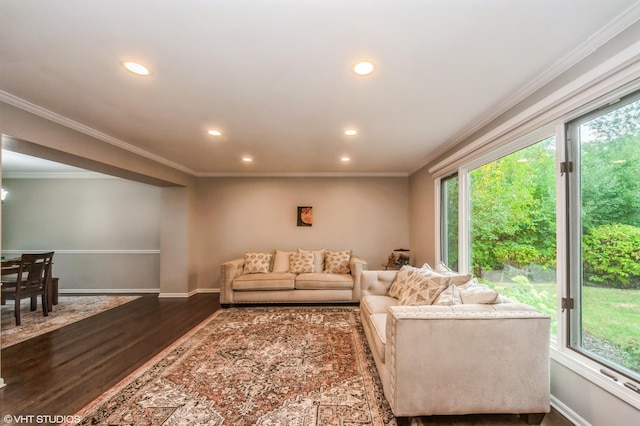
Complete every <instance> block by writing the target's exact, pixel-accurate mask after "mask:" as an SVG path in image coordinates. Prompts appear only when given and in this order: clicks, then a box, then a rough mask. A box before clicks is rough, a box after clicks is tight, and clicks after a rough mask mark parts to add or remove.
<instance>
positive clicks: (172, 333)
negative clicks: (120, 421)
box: [0, 294, 220, 419]
mask: <svg viewBox="0 0 640 426" xmlns="http://www.w3.org/2000/svg"><path fill="white" fill-rule="evenodd" d="M217 309H220V304H219V298H218V295H217V294H198V295H195V296H192V297H190V298H188V299H159V298H158V297H157V295H144V296H143V297H142V298H140V299H137V300H134V301H132V302H130V303H126V304H124V305H122V306H119V307H116V308H114V309H111V310H108V311H106V312H103V313H101V314H99V315H95V316H93V317H89V318H87V319H84V320H82V321H79V322H77V323H74V324H71V325H68V326H66V327H63V328H61V329H58V330H55V331H53V332H50V333H47V334H44V335H42V336H38V337H36V338H33V339H30V340H27V341H25V342H22V343H19V344H16V345H13V346H10V347H8V348H6V349H3V350H2V359H1V362H2V375H1V376H0V377H2V378H3V379H4V381H5V384H6V386H5V387H4V388H2V389H0V415H1V417H0V419H4V417H5V416H6V415H51V416H55V415H59V416H60V415H73V414H75V413H76V412H78V411H79V410H80V409H81V408H83V407H84V406H85V405H87V404H88V403H90V402H91V401H93V400H94V399H95V398H97V397H98V396H100V395H101V394H102V393H103V392H104V391H106V390H108V389H109V388H111V387H112V386H114V385H115V384H117V383H118V382H119V381H120V380H122V379H123V378H125V377H126V376H127V375H129V374H130V373H131V372H133V371H135V370H136V369H137V368H138V367H140V366H141V365H143V364H144V363H145V362H146V361H148V360H149V359H150V358H152V357H153V356H154V355H156V354H158V353H159V352H160V351H162V350H163V349H164V348H166V347H167V346H168V345H169V344H171V343H172V342H174V341H175V340H177V339H178V338H179V337H180V336H182V335H183V334H185V333H186V332H187V331H189V330H190V329H192V328H193V327H194V326H196V325H197V324H199V323H200V322H201V321H203V320H204V319H205V318H207V317H208V316H209V315H211V314H212V313H213V312H215V311H216V310H217Z"/></svg>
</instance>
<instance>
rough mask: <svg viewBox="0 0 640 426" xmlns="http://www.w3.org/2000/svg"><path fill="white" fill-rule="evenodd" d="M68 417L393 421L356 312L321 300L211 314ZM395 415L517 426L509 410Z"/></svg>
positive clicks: (284, 423)
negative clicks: (304, 304) (305, 304)
mask: <svg viewBox="0 0 640 426" xmlns="http://www.w3.org/2000/svg"><path fill="white" fill-rule="evenodd" d="M72 418H73V423H68V425H77V424H83V425H230V426H237V425H245V426H247V425H269V426H275V425H280V426H318V425H328V426H329V425H331V426H333V425H335V426H366V425H371V426H391V425H397V424H398V421H397V419H396V418H395V417H394V416H393V413H392V412H391V409H390V407H389V405H388V403H387V401H386V400H385V398H384V394H383V390H382V384H381V382H380V378H379V376H378V372H377V370H376V368H375V364H374V361H373V357H372V356H371V353H370V351H369V347H368V345H367V342H366V338H365V335H364V330H363V329H362V325H361V323H360V317H359V309H358V308H357V307H330V306H327V307H311V306H310V307H285V306H271V307H241V308H229V309H223V310H219V311H217V312H216V313H214V314H213V315H212V316H210V317H209V318H208V319H206V320H205V321H203V322H202V323H201V324H199V325H198V326H196V327H195V328H194V329H192V330H191V331H190V332H188V333H187V334H185V335H184V336H183V337H181V338H180V339H179V340H177V341H176V342H175V343H173V344H172V345H171V346H169V347H168V348H166V349H165V350H164V351H163V352H161V353H160V354H158V355H157V356H155V357H154V358H152V359H151V360H150V361H149V362H147V363H146V364H145V365H143V366H142V367H140V368H139V369H138V370H136V371H135V372H134V373H132V374H131V375H130V376H128V377H127V378H125V379H124V380H122V381H121V382H120V383H119V384H117V385H116V386H115V387H113V388H112V389H110V390H109V391H107V392H105V393H104V394H103V395H101V396H100V397H99V398H97V399H96V400H94V401H93V402H92V403H90V404H89V405H88V406H86V407H85V408H83V409H82V410H81V411H80V412H78V413H77V414H76V415H75V416H72ZM403 420H404V422H403V424H410V425H412V426H414V425H417V426H419V425H431V426H434V425H449V426H460V425H486V426H489V425H492V426H495V425H523V424H526V421H525V420H524V419H523V418H520V417H519V416H518V415H517V414H516V415H477V416H476V415H473V416H430V417H421V418H411V419H403ZM568 424H570V423H568V422H559V423H555V422H548V421H547V419H545V422H543V426H552V425H553V426H556V425H558V426H560V425H562V426H566V425H568Z"/></svg>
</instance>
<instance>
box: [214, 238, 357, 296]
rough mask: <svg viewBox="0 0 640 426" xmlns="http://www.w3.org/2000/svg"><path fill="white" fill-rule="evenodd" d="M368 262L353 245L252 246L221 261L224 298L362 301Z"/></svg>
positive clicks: (221, 293) (221, 292) (222, 294)
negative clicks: (339, 247)
mask: <svg viewBox="0 0 640 426" xmlns="http://www.w3.org/2000/svg"><path fill="white" fill-rule="evenodd" d="M366 267H367V263H366V262H365V261H364V260H363V259H360V258H358V257H355V256H352V255H351V251H350V250H341V251H331V250H324V249H323V250H303V249H298V250H296V251H282V250H272V251H269V252H259V253H256V252H249V253H247V254H246V255H245V257H243V258H239V259H235V260H231V261H228V262H225V263H223V264H222V265H221V275H222V283H221V289H220V304H221V305H222V306H223V307H227V306H229V305H232V304H242V303H245V304H246V303H336V302H349V303H357V302H358V301H359V300H360V274H361V273H362V271H363V270H364V269H366Z"/></svg>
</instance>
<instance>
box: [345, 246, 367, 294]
mask: <svg viewBox="0 0 640 426" xmlns="http://www.w3.org/2000/svg"><path fill="white" fill-rule="evenodd" d="M367 267H368V265H367V262H365V260H364V259H362V258H360V257H355V256H351V259H350V260H349V269H350V270H351V276H352V277H353V296H352V298H351V299H352V301H353V302H359V301H360V276H361V275H362V271H366V270H367Z"/></svg>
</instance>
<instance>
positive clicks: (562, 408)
mask: <svg viewBox="0 0 640 426" xmlns="http://www.w3.org/2000/svg"><path fill="white" fill-rule="evenodd" d="M551 406H552V407H553V408H554V409H555V410H556V411H557V412H558V413H560V414H562V415H563V416H564V417H566V418H567V420H569V421H570V422H571V423H573V424H574V425H576V426H591V424H590V423H589V422H588V421H586V420H585V419H583V418H582V417H581V416H580V415H579V414H578V413H576V412H575V411H573V410H572V409H571V408H569V407H568V406H567V405H565V404H564V403H563V402H562V401H560V400H559V399H558V398H556V397H555V396H553V395H551Z"/></svg>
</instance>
